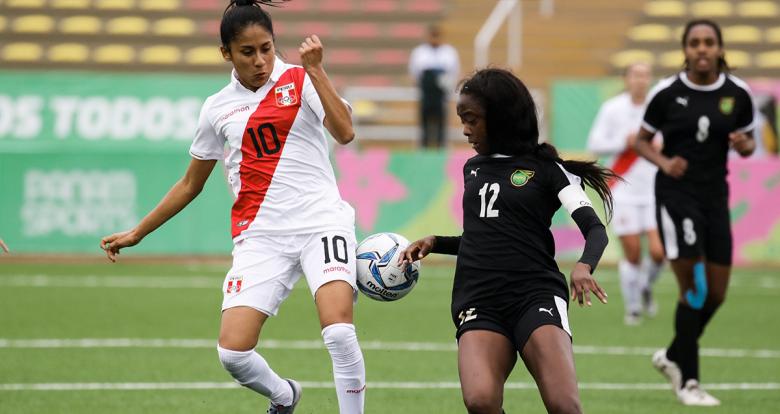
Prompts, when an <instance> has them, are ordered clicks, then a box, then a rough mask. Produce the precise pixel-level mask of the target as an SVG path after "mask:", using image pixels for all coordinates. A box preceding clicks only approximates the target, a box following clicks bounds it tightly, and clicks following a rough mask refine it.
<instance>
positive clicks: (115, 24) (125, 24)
mask: <svg viewBox="0 0 780 414" xmlns="http://www.w3.org/2000/svg"><path fill="white" fill-rule="evenodd" d="M148 30H149V22H148V21H147V20H146V19H144V18H143V17H134V16H126V17H117V18H115V19H111V20H109V21H108V23H106V31H107V32H108V33H111V34H116V35H137V34H144V33H146V32H147V31H148Z"/></svg>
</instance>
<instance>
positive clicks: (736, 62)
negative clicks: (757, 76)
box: [726, 49, 753, 68]
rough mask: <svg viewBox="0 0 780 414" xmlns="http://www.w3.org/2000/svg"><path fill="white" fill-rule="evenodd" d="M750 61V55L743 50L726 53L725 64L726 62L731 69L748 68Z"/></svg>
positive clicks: (730, 50)
mask: <svg viewBox="0 0 780 414" xmlns="http://www.w3.org/2000/svg"><path fill="white" fill-rule="evenodd" d="M752 60H753V59H752V58H751V57H750V53H747V52H745V51H743V50H733V49H729V50H727V51H726V62H728V63H729V66H731V67H732V68H747V67H750V66H751V65H752Z"/></svg>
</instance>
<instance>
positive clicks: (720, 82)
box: [680, 72, 726, 92]
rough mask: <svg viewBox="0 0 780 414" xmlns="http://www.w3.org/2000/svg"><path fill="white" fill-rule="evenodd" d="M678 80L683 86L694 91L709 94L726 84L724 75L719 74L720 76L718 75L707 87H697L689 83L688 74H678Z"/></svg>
mask: <svg viewBox="0 0 780 414" xmlns="http://www.w3.org/2000/svg"><path fill="white" fill-rule="evenodd" d="M680 80H681V81H682V83H684V84H685V86H687V87H689V88H691V89H693V90H695V91H702V92H710V91H714V90H717V89H720V87H721V86H723V84H724V83H726V74H725V73H721V74H720V75H718V79H717V80H716V81H715V82H713V83H711V84H709V85H697V84H695V83H693V82H691V80H690V79H688V74H687V73H685V72H680Z"/></svg>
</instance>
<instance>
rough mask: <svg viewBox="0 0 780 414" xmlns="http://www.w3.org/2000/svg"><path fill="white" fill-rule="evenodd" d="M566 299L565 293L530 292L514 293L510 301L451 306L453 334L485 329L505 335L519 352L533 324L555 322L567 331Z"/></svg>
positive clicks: (568, 329)
mask: <svg viewBox="0 0 780 414" xmlns="http://www.w3.org/2000/svg"><path fill="white" fill-rule="evenodd" d="M568 307H569V302H568V301H567V300H566V296H565V295H564V296H561V294H560V293H553V292H534V293H533V294H530V295H526V296H524V297H515V298H513V299H512V301H511V302H505V303H500V302H498V303H491V304H490V305H485V306H480V305H474V306H470V305H465V306H464V307H463V309H459V310H456V309H453V312H452V321H453V323H455V327H456V328H457V332H456V334H455V337H456V338H457V339H460V336H461V335H463V334H464V333H465V332H468V331H471V330H487V331H493V332H497V333H499V334H501V335H504V336H505V337H507V338H508V339H509V340H510V341H511V342H512V344H513V345H514V346H515V349H516V350H517V351H518V352H522V350H523V347H524V346H525V343H526V342H528V338H530V337H531V333H533V331H534V330H536V328H538V327H540V326H543V325H555V326H557V327H559V328H561V329H563V330H564V331H566V333H567V334H569V337H571V329H570V328H569V316H568Z"/></svg>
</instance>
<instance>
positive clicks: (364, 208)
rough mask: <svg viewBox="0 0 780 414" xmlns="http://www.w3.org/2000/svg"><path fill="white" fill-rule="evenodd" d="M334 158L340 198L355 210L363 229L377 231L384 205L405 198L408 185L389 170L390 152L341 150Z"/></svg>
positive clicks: (359, 224) (358, 222)
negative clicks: (375, 226)
mask: <svg viewBox="0 0 780 414" xmlns="http://www.w3.org/2000/svg"><path fill="white" fill-rule="evenodd" d="M335 158H336V166H337V169H338V171H339V179H338V186H339V191H340V192H341V197H342V198H343V199H344V200H346V201H347V202H348V203H350V204H351V205H352V206H353V207H354V208H355V213H356V215H357V217H356V219H357V224H358V226H360V228H361V229H363V230H366V231H370V230H371V229H373V228H374V224H375V223H376V219H377V216H378V215H379V206H380V204H381V203H383V202H388V201H399V200H403V199H404V198H405V197H406V194H407V190H406V186H405V185H404V184H403V183H402V182H401V181H400V180H398V179H397V178H396V177H395V176H393V175H391V174H390V173H389V172H388V171H387V165H388V163H389V161H390V151H388V150H369V151H364V152H362V153H357V152H355V151H352V150H348V149H339V150H337V151H336V157H335Z"/></svg>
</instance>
